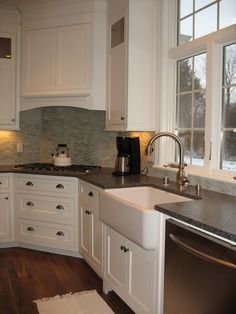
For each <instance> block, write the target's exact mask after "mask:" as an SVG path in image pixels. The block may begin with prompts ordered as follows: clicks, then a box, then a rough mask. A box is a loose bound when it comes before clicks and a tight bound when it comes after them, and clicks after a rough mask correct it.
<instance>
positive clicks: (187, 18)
mask: <svg viewBox="0 0 236 314" xmlns="http://www.w3.org/2000/svg"><path fill="white" fill-rule="evenodd" d="M234 23H236V1H235V0H215V1H212V0H178V18H177V24H178V38H177V42H178V45H182V44H184V43H186V42H188V41H192V40H194V39H196V38H199V37H201V36H204V35H207V34H209V33H212V32H215V31H217V30H219V29H221V28H224V27H227V26H229V25H232V24H234Z"/></svg>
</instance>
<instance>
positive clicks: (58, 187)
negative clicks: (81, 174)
mask: <svg viewBox="0 0 236 314" xmlns="http://www.w3.org/2000/svg"><path fill="white" fill-rule="evenodd" d="M56 188H57V189H64V185H62V184H58V185H57V186H56Z"/></svg>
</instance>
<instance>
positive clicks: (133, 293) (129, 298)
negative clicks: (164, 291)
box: [104, 226, 156, 314]
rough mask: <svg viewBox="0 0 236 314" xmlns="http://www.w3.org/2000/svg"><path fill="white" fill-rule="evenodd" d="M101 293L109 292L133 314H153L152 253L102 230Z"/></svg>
mask: <svg viewBox="0 0 236 314" xmlns="http://www.w3.org/2000/svg"><path fill="white" fill-rule="evenodd" d="M105 252H106V253H105V273H104V292H107V291H108V290H109V289H113V290H114V291H115V292H116V293H117V294H118V295H119V296H120V297H121V298H122V299H123V300H124V301H125V302H126V303H127V304H128V305H129V306H130V307H131V308H132V309H133V310H134V311H135V313H140V314H141V313H142V314H144V313H154V308H155V274H156V262H155V261H156V257H155V251H147V250H144V249H143V248H141V247H139V246H138V245H136V244H135V243H133V242H132V241H130V240H128V239H127V238H125V237H124V236H122V235H120V234H119V233H118V232H116V231H114V230H113V229H111V228H110V227H108V226H106V228H105Z"/></svg>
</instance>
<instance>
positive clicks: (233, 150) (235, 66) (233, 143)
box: [220, 43, 236, 171]
mask: <svg viewBox="0 0 236 314" xmlns="http://www.w3.org/2000/svg"><path fill="white" fill-rule="evenodd" d="M222 81H223V84H222V122H221V158H220V168H221V169H223V170H231V171H236V43H233V44H231V45H227V46H224V48H223V80H222Z"/></svg>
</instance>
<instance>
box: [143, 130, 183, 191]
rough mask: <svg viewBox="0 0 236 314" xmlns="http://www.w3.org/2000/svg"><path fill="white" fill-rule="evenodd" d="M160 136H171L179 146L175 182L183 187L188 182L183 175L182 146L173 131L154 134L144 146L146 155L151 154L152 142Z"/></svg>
mask: <svg viewBox="0 0 236 314" xmlns="http://www.w3.org/2000/svg"><path fill="white" fill-rule="evenodd" d="M160 137H171V138H173V139H174V140H175V142H176V143H177V144H178V147H179V164H178V169H179V170H178V172H177V174H176V183H177V186H178V187H179V188H180V189H181V188H183V187H184V186H185V185H186V184H187V183H188V182H189V180H188V178H187V177H186V176H185V172H184V147H183V144H182V142H181V139H180V138H179V137H178V136H177V135H175V134H173V133H170V132H158V133H157V134H156V135H154V136H153V137H152V138H151V139H150V141H149V143H148V145H147V147H146V155H151V154H152V152H153V150H154V148H153V147H152V144H153V142H154V141H155V140H156V139H158V138H160Z"/></svg>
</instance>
